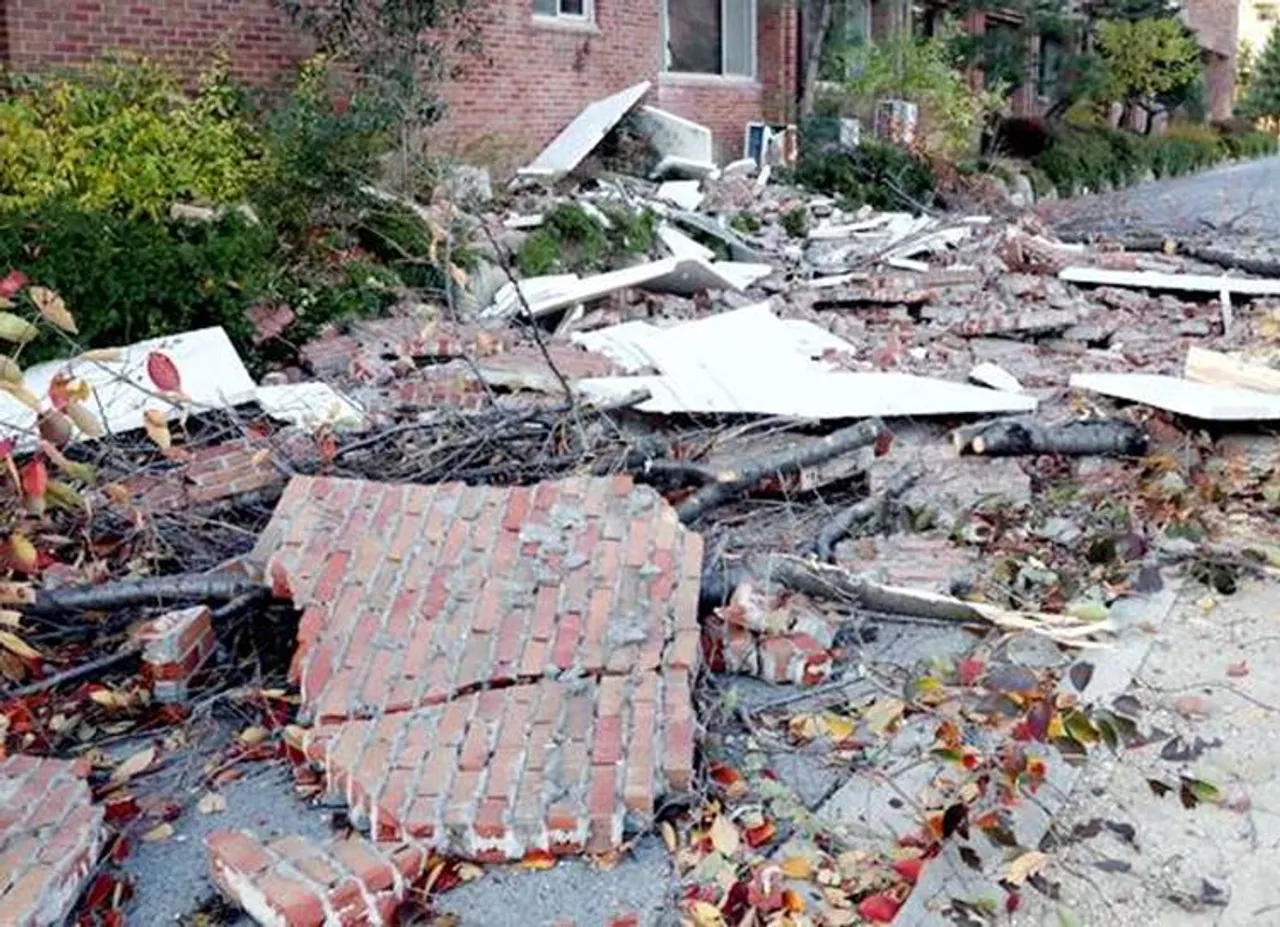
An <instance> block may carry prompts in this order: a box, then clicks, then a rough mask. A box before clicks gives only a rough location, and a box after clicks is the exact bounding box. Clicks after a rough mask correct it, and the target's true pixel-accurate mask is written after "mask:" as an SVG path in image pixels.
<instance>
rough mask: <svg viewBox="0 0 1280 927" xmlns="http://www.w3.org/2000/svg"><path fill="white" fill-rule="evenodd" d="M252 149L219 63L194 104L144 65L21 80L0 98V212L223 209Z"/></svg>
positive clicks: (240, 187) (239, 191)
mask: <svg viewBox="0 0 1280 927" xmlns="http://www.w3.org/2000/svg"><path fill="white" fill-rule="evenodd" d="M258 146H259V142H258V138H257V134H256V132H255V130H254V128H253V126H252V124H251V122H250V121H249V120H248V118H247V117H246V115H245V112H244V110H243V108H242V106H241V100H240V96H239V94H238V92H237V91H236V89H235V87H234V86H233V85H232V84H231V82H230V80H229V79H228V76H227V71H226V63H225V61H222V62H219V63H218V64H217V65H216V66H215V67H214V68H213V69H212V70H210V71H209V72H208V73H206V74H205V75H203V76H202V77H201V79H200V84H199V90H198V92H197V93H196V94H195V95H194V96H193V95H188V94H186V93H184V92H183V90H182V87H181V85H180V83H179V81H178V79H177V78H176V77H175V76H174V75H173V74H172V73H170V72H169V71H166V70H165V69H163V68H161V67H159V66H158V65H155V64H152V63H149V62H146V61H140V62H136V63H112V62H106V63H99V64H97V65H95V66H92V67H90V68H89V69H88V70H87V71H86V72H84V74H83V75H81V76H76V77H51V78H43V79H34V80H28V81H25V82H24V83H23V84H22V85H21V86H15V87H13V88H12V92H11V93H10V94H8V95H7V96H6V97H5V98H4V99H0V209H32V208H38V207H40V206H41V205H42V204H44V203H46V202H49V201H52V200H65V201H71V202H74V203H76V204H77V205H79V206H81V207H84V208H88V209H100V210H110V211H112V212H118V213H122V214H125V215H129V216H137V215H149V216H153V217H158V216H161V215H163V214H164V213H165V212H166V211H167V210H168V208H169V205H170V204H171V203H173V202H174V201H179V200H196V201H200V202H205V203H212V204H223V203H231V202H234V201H236V200H239V199H240V198H241V197H243V196H244V194H245V193H246V191H247V190H248V188H249V186H250V184H251V183H252V182H253V181H254V179H255V177H256V176H257V174H258V171H259V169H260V160H259V147H258Z"/></svg>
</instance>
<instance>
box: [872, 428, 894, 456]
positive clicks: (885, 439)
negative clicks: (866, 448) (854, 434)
mask: <svg viewBox="0 0 1280 927" xmlns="http://www.w3.org/2000/svg"><path fill="white" fill-rule="evenodd" d="M892 446H893V432H891V431H889V430H888V429H885V430H884V431H882V432H880V434H878V435H876V456H877V457H883V456H884V455H885V454H887V453H889V448H890V447H892Z"/></svg>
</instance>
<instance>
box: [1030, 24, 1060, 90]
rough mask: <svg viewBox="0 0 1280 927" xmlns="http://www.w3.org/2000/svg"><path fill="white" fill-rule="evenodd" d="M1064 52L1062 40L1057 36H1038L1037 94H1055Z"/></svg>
mask: <svg viewBox="0 0 1280 927" xmlns="http://www.w3.org/2000/svg"><path fill="white" fill-rule="evenodd" d="M1065 52H1066V49H1065V48H1064V47H1063V44H1062V40H1061V39H1060V38H1058V37H1057V36H1053V35H1042V36H1040V47H1039V54H1037V55H1036V93H1037V94H1038V95H1039V96H1041V97H1051V96H1054V95H1056V94H1057V92H1058V82H1059V80H1061V78H1062V59H1063V57H1064V55H1065Z"/></svg>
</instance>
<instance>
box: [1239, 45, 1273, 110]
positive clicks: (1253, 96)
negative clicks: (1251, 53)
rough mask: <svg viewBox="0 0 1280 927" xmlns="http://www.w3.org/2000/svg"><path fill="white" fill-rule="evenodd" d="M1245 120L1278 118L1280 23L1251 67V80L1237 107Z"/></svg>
mask: <svg viewBox="0 0 1280 927" xmlns="http://www.w3.org/2000/svg"><path fill="white" fill-rule="evenodd" d="M1238 109H1239V112H1240V115H1241V116H1244V117H1245V118H1246V119H1276V118H1280V23H1278V24H1277V25H1276V26H1274V27H1273V28H1272V30H1271V35H1269V36H1267V44H1266V45H1264V46H1262V51H1261V52H1259V53H1258V57H1257V60H1256V61H1255V62H1254V65H1253V79H1252V80H1251V81H1250V82H1249V90H1248V92H1247V93H1246V94H1245V97H1244V100H1242V101H1241V103H1240V106H1239V107H1238Z"/></svg>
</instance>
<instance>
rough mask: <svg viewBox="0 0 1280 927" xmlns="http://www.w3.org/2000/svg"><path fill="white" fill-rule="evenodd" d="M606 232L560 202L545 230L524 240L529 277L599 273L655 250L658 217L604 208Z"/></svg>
mask: <svg viewBox="0 0 1280 927" xmlns="http://www.w3.org/2000/svg"><path fill="white" fill-rule="evenodd" d="M601 212H602V213H603V214H604V216H605V217H606V218H607V219H608V221H609V225H608V227H607V228H606V227H605V224H604V223H602V222H601V221H600V220H599V219H598V218H597V217H596V216H594V215H592V214H591V213H590V212H588V211H587V210H586V209H583V208H582V206H580V205H579V204H577V203H561V204H559V205H558V206H556V207H555V208H554V209H552V210H551V211H550V212H549V213H547V216H546V218H545V219H544V220H543V223H542V227H541V228H539V229H538V230H537V231H536V232H534V233H533V234H532V235H530V236H529V237H528V238H527V239H525V241H524V244H522V245H521V246H520V250H519V251H518V252H517V254H516V266H517V267H518V268H519V269H520V273H521V274H523V275H524V276H527V277H528V276H538V275H540V274H549V273H553V272H560V273H564V272H567V271H573V272H577V273H581V272H583V271H598V270H602V269H604V268H605V267H606V266H607V265H609V264H611V263H613V262H614V261H616V260H617V259H618V258H620V257H622V256H624V255H632V254H646V253H648V252H649V251H651V250H652V249H653V243H654V236H655V233H656V230H657V225H658V217H657V216H656V215H654V213H653V212H652V211H650V210H647V209H646V210H643V211H641V212H638V213H633V212H631V211H629V210H627V209H624V208H621V207H612V206H608V207H605V208H604V209H602V210H601Z"/></svg>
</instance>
